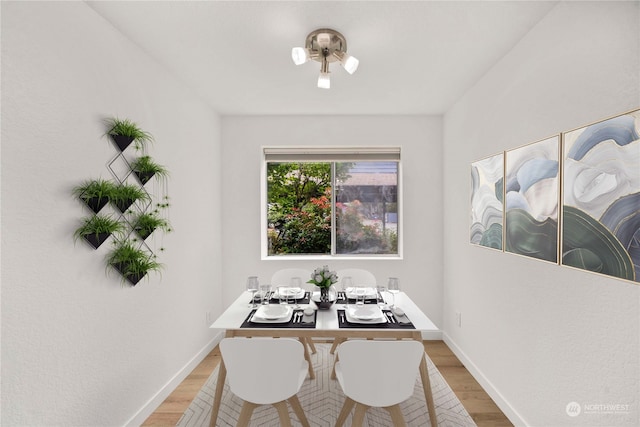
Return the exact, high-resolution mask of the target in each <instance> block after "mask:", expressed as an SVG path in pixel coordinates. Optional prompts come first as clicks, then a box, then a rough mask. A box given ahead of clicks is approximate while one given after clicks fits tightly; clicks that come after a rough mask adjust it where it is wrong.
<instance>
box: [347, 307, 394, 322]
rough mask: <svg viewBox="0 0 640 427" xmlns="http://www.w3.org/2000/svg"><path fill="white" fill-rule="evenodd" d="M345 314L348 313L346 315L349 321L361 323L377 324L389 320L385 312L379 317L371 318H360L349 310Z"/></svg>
mask: <svg viewBox="0 0 640 427" xmlns="http://www.w3.org/2000/svg"><path fill="white" fill-rule="evenodd" d="M345 314H346V317H347V322H349V323H361V324H369V325H375V324H377V323H388V322H389V319H387V316H385V315H384V314H383V315H382V317H381V318H379V319H369V320H364V319H358V318H357V317H352V316H351V315H350V314H349V310H345Z"/></svg>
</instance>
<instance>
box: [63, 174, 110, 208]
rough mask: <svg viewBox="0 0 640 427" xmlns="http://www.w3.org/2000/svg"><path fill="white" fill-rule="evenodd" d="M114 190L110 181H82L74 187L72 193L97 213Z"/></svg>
mask: <svg viewBox="0 0 640 427" xmlns="http://www.w3.org/2000/svg"><path fill="white" fill-rule="evenodd" d="M115 188H116V185H115V184H114V183H113V182H112V181H107V180H104V179H100V178H99V179H92V180H87V181H84V182H83V183H82V184H80V185H78V186H77V187H74V188H73V190H72V193H73V195H74V196H76V197H78V198H79V199H81V200H83V201H84V202H85V203H86V204H87V205H88V206H89V207H90V208H91V209H93V211H94V212H96V213H97V212H98V211H99V210H100V209H102V207H103V206H104V205H106V204H107V203H108V202H109V200H110V199H111V196H112V195H113V192H114V190H115Z"/></svg>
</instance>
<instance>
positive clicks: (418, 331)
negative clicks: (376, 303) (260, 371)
mask: <svg viewBox="0 0 640 427" xmlns="http://www.w3.org/2000/svg"><path fill="white" fill-rule="evenodd" d="M251 299H252V297H251V293H249V292H242V293H241V294H240V296H239V297H238V298H237V299H236V300H235V301H234V302H233V303H232V304H231V305H230V306H229V307H228V308H227V309H226V310H225V311H224V313H222V314H221V315H220V317H218V318H217V319H216V320H215V322H213V323H212V324H211V326H210V328H212V329H220V330H223V331H225V337H238V336H244V337H294V338H302V337H304V338H342V339H349V338H368V339H374V338H386V339H413V340H417V341H420V342H422V339H423V338H422V334H423V333H426V334H429V333H434V332H436V333H437V332H438V331H439V330H438V328H437V327H436V326H435V324H434V323H433V322H432V321H431V320H430V319H429V318H428V317H427V316H426V315H425V314H424V312H423V311H422V310H420V308H418V306H417V305H416V304H415V303H414V302H413V301H412V300H411V298H410V297H409V296H408V295H407V294H406V293H404V292H399V293H395V294H394V299H393V300H394V305H395V306H396V307H398V308H401V309H402V311H404V314H405V315H406V316H407V318H408V319H409V320H410V321H411V323H412V324H413V326H414V327H415V329H414V328H411V329H409V328H398V329H395V328H390V327H388V326H387V327H384V328H382V327H381V328H376V327H371V325H367V327H366V328H365V327H363V328H359V327H357V326H355V325H350V327H349V328H341V327H340V322H339V319H338V310H342V309H344V308H345V305H344V304H337V303H336V304H333V306H332V307H331V308H330V309H328V310H317V314H316V324H315V328H309V327H299V328H296V327H295V326H294V325H292V326H291V327H286V328H281V327H268V326H266V325H260V326H259V327H251V324H246V325H245V327H241V325H242V324H243V323H245V320H247V317H248V316H249V314H250V313H251V311H252V310H254V309H255V308H252V307H251V304H250V301H251ZM299 307H300V308H301V309H305V308H308V307H311V308H313V309H316V308H317V307H316V306H315V304H314V303H311V304H300V305H299ZM305 357H306V358H307V360H310V359H309V354H308V350H307V346H305ZM419 371H420V378H421V380H422V385H423V388H424V395H425V400H426V403H427V408H428V410H429V419H430V421H431V425H432V426H434V427H435V426H437V425H438V424H437V420H436V413H435V406H434V403H433V395H432V393H431V383H430V381H429V374H428V372H427V362H426V358H425V357H423V358H422V361H421V362H420V368H419ZM226 375H227V370H226V368H225V365H224V359H222V360H221V361H220V368H219V370H218V380H217V383H216V390H215V394H214V398H213V408H212V411H211V422H210V427H215V425H216V421H217V419H218V412H219V410H220V403H221V401H222V392H223V390H224V382H225V379H226ZM310 375H311V377H312V378H313V371H312V370H311V369H310Z"/></svg>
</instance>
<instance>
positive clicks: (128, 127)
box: [106, 117, 153, 152]
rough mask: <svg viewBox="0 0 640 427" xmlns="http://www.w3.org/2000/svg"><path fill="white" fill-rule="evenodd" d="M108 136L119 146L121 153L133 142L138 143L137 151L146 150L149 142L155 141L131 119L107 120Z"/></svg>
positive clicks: (114, 118) (115, 118) (113, 118)
mask: <svg viewBox="0 0 640 427" xmlns="http://www.w3.org/2000/svg"><path fill="white" fill-rule="evenodd" d="M106 124H107V126H108V129H109V130H108V131H107V134H108V135H109V136H110V137H111V139H112V140H113V142H114V143H115V144H116V145H117V146H118V148H119V149H120V151H121V152H122V151H124V150H125V149H126V148H127V147H128V146H129V145H130V144H131V143H132V142H133V141H135V142H136V149H144V148H145V144H146V143H147V142H151V141H153V136H151V134H150V133H149V132H145V131H143V130H142V129H140V127H139V126H138V125H137V124H136V123H134V122H132V121H131V120H129V119H118V118H117V117H112V118H110V119H107V121H106Z"/></svg>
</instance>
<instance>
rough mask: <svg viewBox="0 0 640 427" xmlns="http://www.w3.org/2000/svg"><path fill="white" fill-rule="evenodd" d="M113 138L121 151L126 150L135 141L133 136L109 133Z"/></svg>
mask: <svg viewBox="0 0 640 427" xmlns="http://www.w3.org/2000/svg"><path fill="white" fill-rule="evenodd" d="M109 136H110V137H111V140H112V141H113V142H114V143H115V144H116V146H117V147H118V148H119V149H120V151H124V150H126V149H127V147H128V146H129V145H130V144H131V143H132V142H133V139H134V138H133V137H132V136H124V135H109Z"/></svg>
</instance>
